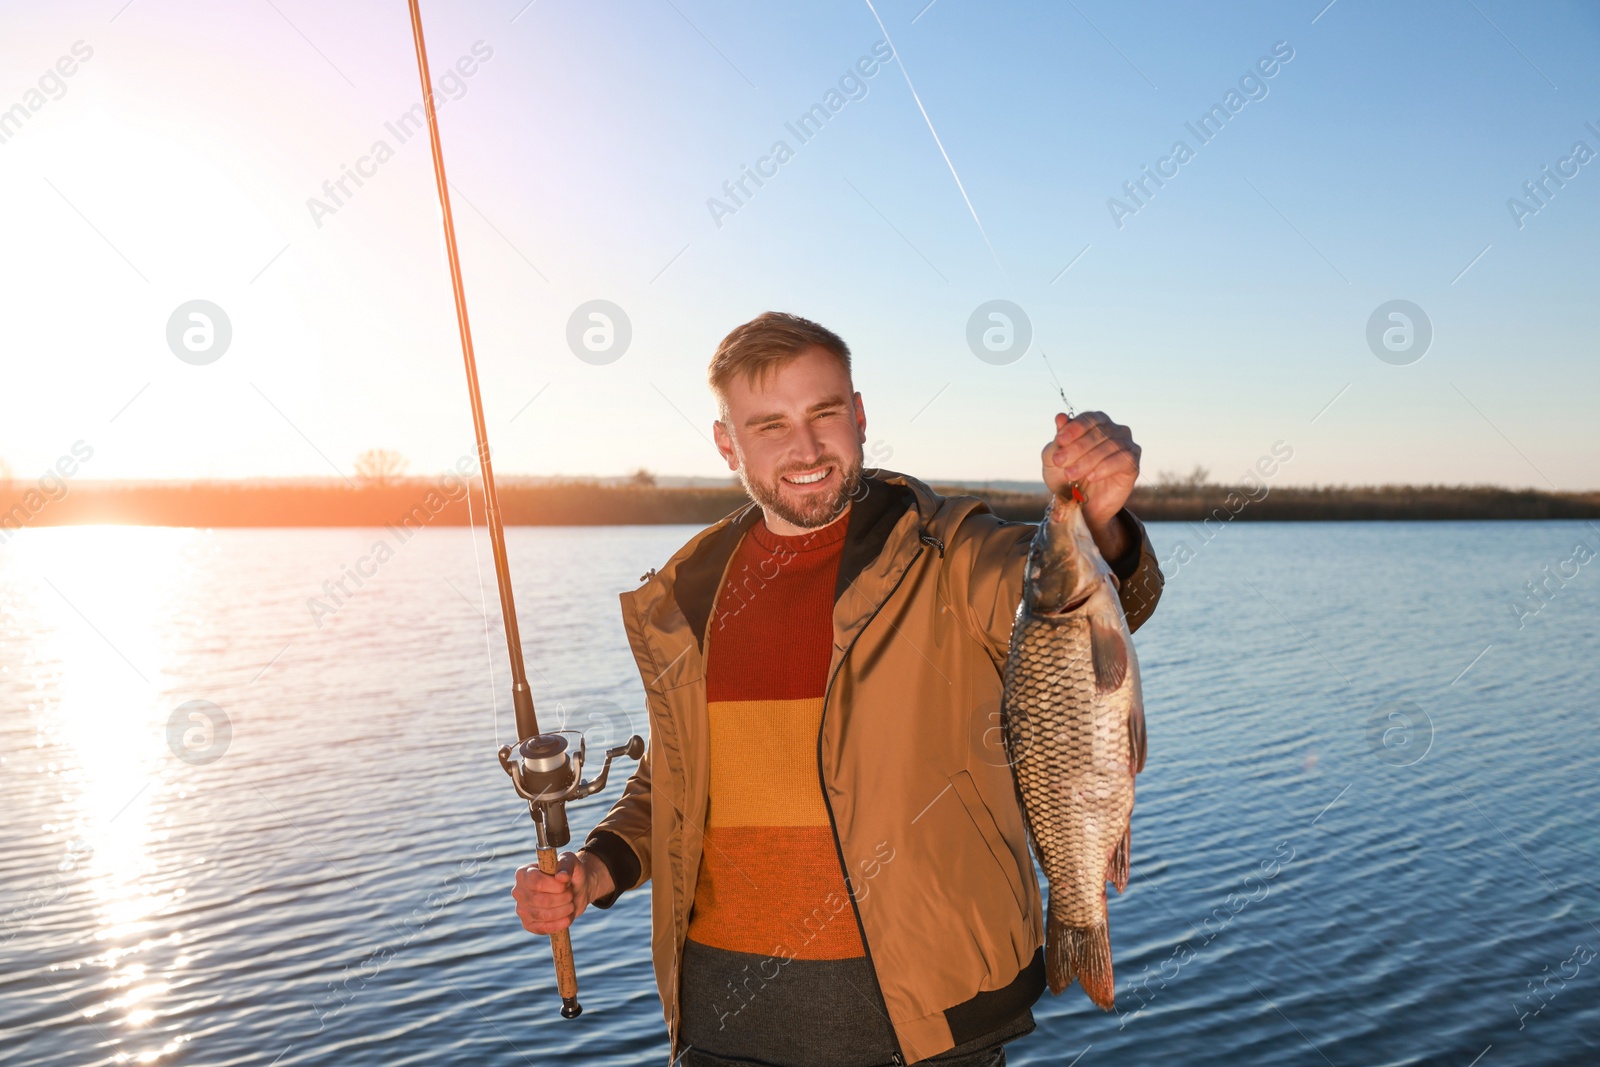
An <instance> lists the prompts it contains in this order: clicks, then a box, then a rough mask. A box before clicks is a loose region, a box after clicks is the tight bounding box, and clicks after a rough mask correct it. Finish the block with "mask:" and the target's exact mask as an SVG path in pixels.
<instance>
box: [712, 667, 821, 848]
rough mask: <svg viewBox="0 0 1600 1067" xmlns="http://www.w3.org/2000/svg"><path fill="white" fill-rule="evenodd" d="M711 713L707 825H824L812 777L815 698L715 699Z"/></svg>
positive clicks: (817, 708) (818, 724)
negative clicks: (709, 791)
mask: <svg viewBox="0 0 1600 1067" xmlns="http://www.w3.org/2000/svg"><path fill="white" fill-rule="evenodd" d="M709 709H710V713H711V810H710V814H709V823H710V825H711V826H715V827H732V826H827V825H828V809H827V808H826V807H825V806H824V805H823V803H822V783H821V781H820V780H819V779H818V778H817V731H818V730H819V729H820V728H821V725H822V698H821V697H815V698H808V699H804V700H719V701H714V702H712V703H711V704H710V705H709ZM828 855H829V856H830V857H831V856H833V846H832V843H831V842H830V843H829V846H828ZM835 865H836V866H837V862H836V863H835Z"/></svg>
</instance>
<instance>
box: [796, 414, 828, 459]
mask: <svg viewBox="0 0 1600 1067" xmlns="http://www.w3.org/2000/svg"><path fill="white" fill-rule="evenodd" d="M794 450H795V459H796V460H798V461H799V462H800V463H802V464H807V465H809V464H814V463H815V462H816V461H817V460H819V459H821V458H822V451H823V449H822V439H821V438H819V437H818V436H817V431H816V427H814V426H813V425H812V424H811V422H810V420H806V421H804V422H802V423H801V424H800V426H799V427H798V428H797V429H796V430H795V434H794Z"/></svg>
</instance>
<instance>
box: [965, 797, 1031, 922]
mask: <svg viewBox="0 0 1600 1067" xmlns="http://www.w3.org/2000/svg"><path fill="white" fill-rule="evenodd" d="M950 785H951V787H952V788H953V790H954V792H955V794H956V796H957V797H958V798H960V800H961V806H962V807H963V808H965V809H966V811H967V818H969V819H971V820H972V825H973V826H974V827H975V828H976V829H977V831H978V836H979V837H981V838H983V843H984V844H985V845H987V846H989V854H990V855H991V856H993V857H994V862H995V864H996V866H998V867H999V868H1000V873H1001V874H1002V875H1004V876H1005V880H1006V884H1007V885H1009V886H1010V887H1011V895H1012V897H1013V898H1015V900H1016V902H1017V911H1018V912H1019V913H1020V914H1022V915H1026V914H1028V895H1027V891H1026V890H1025V889H1024V888H1023V885H1022V877H1021V874H1020V873H1019V872H1018V871H1017V862H1016V859H1015V857H1014V856H1013V855H1012V852H1011V849H1010V848H1009V847H1008V846H1007V845H1006V841H1005V838H1004V837H1003V836H1002V835H1001V833H1000V827H999V825H998V824H996V823H995V821H994V816H993V815H991V814H990V813H989V806H988V805H987V804H985V803H984V802H983V797H982V796H980V795H979V794H978V787H977V785H975V784H974V783H973V781H972V775H970V774H968V773H967V772H966V771H964V770H963V771H957V772H956V773H955V774H952V775H951V776H950Z"/></svg>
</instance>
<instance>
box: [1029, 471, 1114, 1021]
mask: <svg viewBox="0 0 1600 1067" xmlns="http://www.w3.org/2000/svg"><path fill="white" fill-rule="evenodd" d="M1083 499H1084V498H1083V493H1082V491H1081V490H1080V489H1079V488H1078V486H1077V485H1076V484H1074V485H1073V486H1072V490H1071V494H1070V495H1069V496H1066V497H1062V496H1057V497H1056V498H1055V500H1054V501H1053V502H1052V503H1051V506H1050V508H1049V510H1048V511H1047V512H1046V513H1045V517H1044V521H1043V522H1041V523H1040V524H1039V532H1038V533H1037V534H1035V535H1034V538H1033V545H1032V547H1031V548H1030V549H1029V552H1028V568H1027V575H1026V577H1025V579H1024V582H1023V587H1022V602H1021V603H1020V604H1019V605H1018V606H1017V619H1016V623H1015V626H1014V627H1013V629H1012V631H1011V655H1010V658H1009V659H1008V660H1007V662H1006V672H1005V696H1004V700H1003V703H1002V717H1003V725H1004V736H1005V744H1006V754H1007V756H1008V758H1009V759H1010V761H1011V767H1012V771H1013V773H1014V775H1015V776H1016V782H1017V796H1018V799H1019V800H1020V802H1021V805H1022V813H1023V817H1024V819H1025V821H1026V823H1027V827H1028V834H1029V836H1030V837H1031V838H1032V839H1033V848H1034V852H1035V854H1036V855H1037V856H1038V857H1039V865H1040V866H1041V867H1042V868H1043V869H1044V873H1045V877H1046V878H1047V879H1048V881H1049V899H1048V904H1047V908H1046V910H1047V913H1048V921H1047V923H1046V926H1045V968H1046V974H1047V976H1048V978H1049V981H1050V991H1051V992H1052V993H1060V992H1061V991H1062V990H1064V989H1066V988H1067V986H1069V985H1071V984H1072V981H1073V979H1077V980H1078V982H1079V983H1080V984H1081V985H1082V986H1083V991H1084V992H1085V993H1087V994H1088V995H1089V999H1090V1000H1092V1001H1094V1002H1095V1004H1097V1005H1099V1006H1100V1007H1101V1008H1103V1009H1105V1010H1108V1011H1109V1010H1110V1009H1111V1006H1112V1003H1113V1001H1114V998H1115V988H1116V987H1115V982H1114V980H1113V977H1112V973H1111V938H1110V933H1109V931H1108V929H1107V917H1106V882H1107V881H1110V882H1112V883H1113V884H1115V885H1116V887H1117V892H1119V893H1120V892H1122V890H1123V889H1125V888H1126V887H1127V884H1128V849H1129V822H1130V820H1131V818H1132V815H1133V779H1134V775H1135V774H1137V773H1138V772H1139V771H1141V770H1143V769H1144V757H1145V728H1144V704H1143V698H1142V697H1141V695H1140V690H1139V663H1138V660H1137V658H1136V657H1135V656H1134V652H1133V641H1132V638H1131V637H1130V635H1129V631H1128V622H1127V619H1126V618H1125V617H1124V616H1123V614H1122V603H1121V601H1120V600H1119V599H1118V598H1117V582H1116V579H1115V578H1114V577H1113V576H1112V574H1111V569H1110V568H1109V567H1108V566H1106V562H1105V560H1104V559H1103V558H1102V557H1101V555H1100V550H1099V549H1098V548H1097V547H1096V546H1095V543H1094V539H1093V537H1091V536H1090V534H1089V526H1088V523H1087V522H1086V521H1085V520H1084V517H1083Z"/></svg>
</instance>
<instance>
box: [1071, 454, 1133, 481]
mask: <svg viewBox="0 0 1600 1067" xmlns="http://www.w3.org/2000/svg"><path fill="white" fill-rule="evenodd" d="M1130 474H1131V475H1133V476H1134V477H1135V478H1137V477H1138V476H1139V460H1138V458H1137V457H1136V456H1132V455H1129V454H1128V453H1126V452H1119V453H1118V454H1116V455H1114V456H1108V457H1107V458H1106V459H1104V460H1102V461H1101V462H1099V463H1097V464H1095V466H1094V469H1093V470H1091V471H1089V472H1088V473H1087V474H1084V475H1082V476H1080V477H1078V478H1077V480H1078V481H1080V482H1084V483H1086V484H1090V483H1094V482H1102V481H1105V480H1106V479H1107V478H1125V477H1127V476H1128V475H1130Z"/></svg>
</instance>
